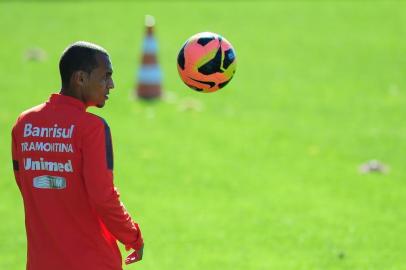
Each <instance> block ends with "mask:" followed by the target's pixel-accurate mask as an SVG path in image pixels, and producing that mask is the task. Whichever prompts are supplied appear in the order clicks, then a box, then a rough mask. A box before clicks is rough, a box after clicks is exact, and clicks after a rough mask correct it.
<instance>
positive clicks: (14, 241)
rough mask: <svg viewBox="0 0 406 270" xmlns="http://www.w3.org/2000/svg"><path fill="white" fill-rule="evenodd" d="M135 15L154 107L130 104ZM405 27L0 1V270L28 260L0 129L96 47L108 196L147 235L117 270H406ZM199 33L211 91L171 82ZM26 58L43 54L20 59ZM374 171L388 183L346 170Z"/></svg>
mask: <svg viewBox="0 0 406 270" xmlns="http://www.w3.org/2000/svg"><path fill="white" fill-rule="evenodd" d="M145 14H153V15H154V16H155V17H156V19H157V29H156V33H157V38H158V40H159V46H160V48H159V49H160V51H159V59H160V63H161V65H162V69H163V70H164V88H165V90H166V93H168V98H167V99H165V100H164V101H161V102H156V103H153V104H148V103H142V102H138V101H134V100H132V99H130V95H131V93H132V88H133V86H134V74H135V72H136V68H137V66H138V64H139V57H140V50H141V46H140V44H141V42H142V37H143V33H144V29H143V27H142V23H143V17H144V15H145ZM405 15H406V3H403V2H401V1H399V2H378V1H371V2H367V1H359V2H358V1H354V2H351V1H345V2H327V3H326V2H322V1H312V2H293V1H292V2H291V1H289V2H266V1H263V2H262V1H258V2H235V3H234V2H232V1H226V2H214V1H213V2H208V3H204V2H199V1H197V2H138V3H132V2H107V1H106V2H100V3H99V2H90V3H79V2H61V3H52V2H42V3H24V2H17V3H10V2H9V3H8V2H6V3H1V4H0V26H1V28H0V29H1V36H2V42H1V43H0V63H1V64H0V73H1V74H2V80H1V81H0V89H1V90H2V93H3V95H2V99H1V101H0V102H1V103H0V104H1V111H0V135H1V138H2V140H0V149H2V150H1V152H0V161H1V163H2V164H3V169H2V170H1V171H0V198H1V203H0V215H1V216H2V222H1V223H0V236H1V241H0V269H10V270H13V269H23V268H24V265H25V252H26V250H25V247H26V243H25V230H24V216H23V207H22V201H21V198H20V194H19V192H18V190H17V187H16V185H15V183H14V180H13V176H12V171H11V160H10V153H9V149H10V148H9V147H10V135H9V134H10V129H11V125H12V124H13V122H14V120H15V119H16V117H17V115H18V114H19V113H20V112H21V111H22V110H24V109H26V108H29V107H31V106H33V105H35V104H38V103H41V102H43V101H44V100H46V99H47V98H48V96H49V94H50V93H51V92H57V91H58V88H59V75H58V70H57V62H58V59H59V56H60V53H61V51H62V49H63V48H64V47H65V46H67V45H68V44H69V43H71V42H73V41H75V40H89V41H93V42H96V43H99V44H101V45H103V46H104V47H106V48H107V49H108V50H109V52H110V54H111V58H112V62H113V67H114V71H115V73H114V79H115V83H116V89H115V90H113V91H112V94H111V97H110V99H109V101H108V103H107V106H106V107H105V108H104V109H103V110H94V109H92V110H91V111H92V112H96V113H97V114H99V115H101V116H103V117H104V118H105V119H106V120H107V121H108V122H109V124H110V127H111V129H112V132H113V142H114V151H115V179H116V180H115V181H116V185H117V186H118V187H119V189H120V191H121V194H122V200H123V202H124V203H125V204H126V206H127V208H128V210H129V211H130V212H131V213H132V215H133V217H134V218H135V219H136V220H137V221H139V222H140V224H141V228H142V230H143V233H144V237H145V240H146V248H145V254H144V255H145V257H144V260H143V261H142V262H141V263H138V265H134V266H129V267H125V269H135V268H142V269H207V268H210V269H213V270H214V269H284V270H289V269H303V270H309V269H320V270H321V269H323V270H333V269H334V270H335V269H393V270H394V269H406V262H405V259H404V257H403V250H404V249H405V248H406V237H405V236H404V232H405V231H406V226H405V223H404V222H403V220H404V219H405V218H406V215H405V212H404V210H403V205H404V204H405V202H406V199H405V196H404V194H405V192H406V184H405V179H406V171H405V169H404V167H403V166H404V161H405V158H404V154H405V152H406V126H405V120H404V118H405V114H406V109H405V105H406V95H405V87H406V79H405V78H406V77H405V76H404V70H405V69H406V62H405V58H404V51H405V49H406V45H405V44H406V43H405V42H404V36H405V29H406V16H405ZM201 31H213V32H218V33H220V34H222V35H224V36H225V37H226V38H227V39H228V40H229V41H231V43H232V44H233V45H234V47H235V49H236V52H237V59H238V65H237V73H236V76H235V78H234V79H233V81H232V82H231V83H230V84H229V85H228V86H227V87H226V88H225V89H224V90H222V91H220V92H218V93H215V94H200V93H197V92H193V91H191V90H188V89H187V87H186V86H184V85H183V84H182V82H181V81H180V79H179V78H178V75H177V71H176V56H177V52H178V50H179V49H180V47H181V45H182V44H183V42H184V41H185V40H186V39H187V38H188V37H189V36H191V35H192V34H194V33H197V32H201ZM31 47H40V48H42V49H44V50H45V51H46V53H47V59H46V60H45V61H43V62H27V61H25V60H24V58H23V55H24V52H25V51H26V50H27V49H28V48H31ZM196 103H197V104H198V106H197V107H200V106H201V107H202V109H201V111H198V110H194V109H193V108H195V107H196V105H193V104H196ZM185 107H186V108H188V107H191V109H190V110H187V109H186V110H185V109H184V108H185ZM182 108H183V109H182ZM373 158H377V159H380V160H382V161H384V162H385V163H387V164H389V165H390V166H391V171H390V173H389V174H388V175H360V174H359V173H358V171H357V168H358V165H359V164H360V163H362V162H365V161H366V160H370V159H373Z"/></svg>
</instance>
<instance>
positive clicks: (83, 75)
mask: <svg viewBox="0 0 406 270" xmlns="http://www.w3.org/2000/svg"><path fill="white" fill-rule="evenodd" d="M88 79H89V76H88V74H87V72H84V71H82V70H78V71H75V72H73V74H72V77H71V80H73V82H74V84H76V85H79V86H83V85H85V84H86V83H87V81H88Z"/></svg>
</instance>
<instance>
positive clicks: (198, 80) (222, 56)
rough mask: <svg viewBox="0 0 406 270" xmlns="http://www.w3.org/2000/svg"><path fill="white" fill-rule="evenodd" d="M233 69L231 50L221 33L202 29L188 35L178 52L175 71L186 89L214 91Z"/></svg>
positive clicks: (224, 82)
mask: <svg viewBox="0 0 406 270" xmlns="http://www.w3.org/2000/svg"><path fill="white" fill-rule="evenodd" d="M235 68H236V59H235V52H234V49H233V47H232V46H231V44H230V42H228V41H227V40H226V39H225V38H223V37H222V36H220V35H218V34H215V33H211V32H203V33H198V34H196V35H194V36H192V37H190V38H189V39H188V40H187V41H186V42H185V44H184V45H183V47H182V49H181V50H180V52H179V55H178V72H179V75H180V77H181V79H182V80H183V82H184V83H185V84H186V85H187V86H189V87H190V88H192V89H194V90H196V91H199V92H203V93H209V92H215V91H217V90H219V89H220V88H223V87H224V86H226V84H227V83H229V82H230V80H231V79H232V78H233V75H234V73H235Z"/></svg>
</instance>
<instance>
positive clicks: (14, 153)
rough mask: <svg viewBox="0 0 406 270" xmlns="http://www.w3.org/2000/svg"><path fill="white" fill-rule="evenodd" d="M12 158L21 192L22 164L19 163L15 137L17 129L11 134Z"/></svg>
mask: <svg viewBox="0 0 406 270" xmlns="http://www.w3.org/2000/svg"><path fill="white" fill-rule="evenodd" d="M11 158H12V161H13V171H14V177H15V179H16V182H17V185H18V188H19V189H20V190H21V183H20V172H19V170H20V164H19V163H18V156H17V142H16V137H15V127H13V130H12V132H11Z"/></svg>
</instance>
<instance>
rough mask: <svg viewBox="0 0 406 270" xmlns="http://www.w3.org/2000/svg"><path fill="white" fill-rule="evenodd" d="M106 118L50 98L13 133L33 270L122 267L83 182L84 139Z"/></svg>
mask: <svg viewBox="0 0 406 270" xmlns="http://www.w3.org/2000/svg"><path fill="white" fill-rule="evenodd" d="M94 122H97V123H96V124H97V125H102V124H101V122H102V120H101V119H100V118H98V117H97V116H94V115H92V114H89V113H87V112H86V108H85V106H84V104H83V103H82V102H81V101H79V100H77V99H74V98H71V97H66V96H61V95H55V94H54V95H52V96H51V98H50V100H49V101H48V102H46V103H44V104H41V105H39V106H37V107H34V108H32V109H30V110H28V111H26V112H24V113H22V114H21V116H20V117H19V119H18V121H17V123H16V125H15V127H14V129H13V147H14V149H13V151H14V152H15V153H14V156H15V157H17V158H16V160H15V161H14V165H15V169H16V167H17V174H16V179H17V183H18V185H19V188H20V190H21V193H22V196H23V199H24V207H25V215H26V228H27V242H28V262H27V269H29V270H37V269H41V270H48V269H52V270H54V269H58V270H65V269H66V270H68V269H70V270H73V269H75V270H80V269H83V270H85V269H86V270H89V269H99V270H104V269H106V270H107V269H109V270H117V269H121V255H120V252H119V250H118V248H117V245H116V242H115V239H114V237H112V236H111V234H110V233H109V232H108V231H107V229H106V228H105V227H104V225H103V223H102V222H101V221H100V219H99V218H98V215H97V214H96V212H95V208H94V206H93V205H92V202H91V200H89V196H88V189H89V188H92V187H89V186H86V184H85V182H84V181H85V180H84V178H83V168H82V166H83V162H82V144H83V142H84V140H83V138H84V137H86V136H88V135H89V134H91V130H90V129H91V127H92V126H94V125H92V123H94Z"/></svg>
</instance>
